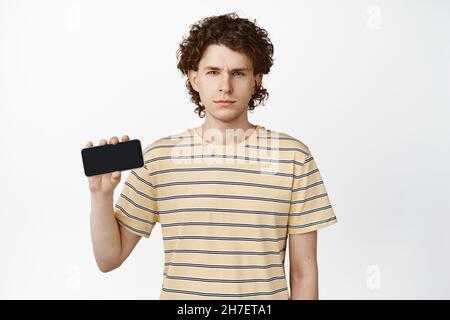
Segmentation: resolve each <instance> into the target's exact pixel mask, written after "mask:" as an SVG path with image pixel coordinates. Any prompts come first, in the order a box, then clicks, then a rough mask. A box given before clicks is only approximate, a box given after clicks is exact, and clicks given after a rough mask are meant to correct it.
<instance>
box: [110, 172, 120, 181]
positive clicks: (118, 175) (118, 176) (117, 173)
mask: <svg viewBox="0 0 450 320" xmlns="http://www.w3.org/2000/svg"><path fill="white" fill-rule="evenodd" d="M111 176H112V178H113V179H119V178H120V171H114V172H113V173H112V175H111Z"/></svg>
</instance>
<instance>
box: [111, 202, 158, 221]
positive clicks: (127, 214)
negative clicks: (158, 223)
mask: <svg viewBox="0 0 450 320" xmlns="http://www.w3.org/2000/svg"><path fill="white" fill-rule="evenodd" d="M115 207H116V208H117V209H119V210H120V211H122V213H123V214H124V215H126V216H127V217H128V218H131V219H134V220H136V221H140V222H144V223H148V224H155V223H154V222H151V221H148V220H146V219H142V218H139V217H136V216H134V215H132V214H130V213H128V212H127V211H126V210H125V209H124V208H122V207H121V206H120V205H118V204H116V205H115Z"/></svg>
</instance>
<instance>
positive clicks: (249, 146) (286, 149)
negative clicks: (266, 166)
mask: <svg viewBox="0 0 450 320" xmlns="http://www.w3.org/2000/svg"><path fill="white" fill-rule="evenodd" d="M245 147H246V148H251V149H262V150H276V151H298V152H301V153H304V154H306V155H307V156H309V153H308V152H306V151H304V150H302V149H299V148H272V147H263V146H252V145H249V144H247V145H245Z"/></svg>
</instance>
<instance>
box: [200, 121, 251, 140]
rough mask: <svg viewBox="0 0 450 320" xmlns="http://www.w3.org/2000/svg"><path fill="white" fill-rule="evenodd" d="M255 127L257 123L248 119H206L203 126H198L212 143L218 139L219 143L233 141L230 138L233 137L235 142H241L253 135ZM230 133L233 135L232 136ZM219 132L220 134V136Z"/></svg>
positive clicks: (201, 132) (205, 137)
mask: <svg viewBox="0 0 450 320" xmlns="http://www.w3.org/2000/svg"><path fill="white" fill-rule="evenodd" d="M255 129H256V125H253V124H251V123H250V122H249V121H248V120H247V119H244V120H242V121H235V122H222V121H217V120H216V119H213V120H210V119H205V122H204V123H203V124H202V125H201V127H199V128H197V132H199V134H200V135H201V136H203V138H204V139H205V140H207V141H208V142H210V143H214V142H216V141H215V140H216V139H217V143H218V144H227V143H230V142H231V141H230V139H233V140H234V143H239V142H241V141H242V140H244V139H246V138H247V137H248V136H249V135H251V134H252V133H253V132H254V130H255ZM209 130H211V131H209ZM208 131H209V133H208ZM205 133H206V134H205ZM230 133H231V134H232V136H230ZM217 134H219V135H220V136H219V137H218V136H217ZM210 138H211V139H210Z"/></svg>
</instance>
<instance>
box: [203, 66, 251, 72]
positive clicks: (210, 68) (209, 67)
mask: <svg viewBox="0 0 450 320" xmlns="http://www.w3.org/2000/svg"><path fill="white" fill-rule="evenodd" d="M204 69H205V70H217V71H221V70H222V69H220V68H219V67H214V66H206V67H204ZM248 70H250V69H249V68H247V67H244V68H234V69H232V70H231V71H248Z"/></svg>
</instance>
